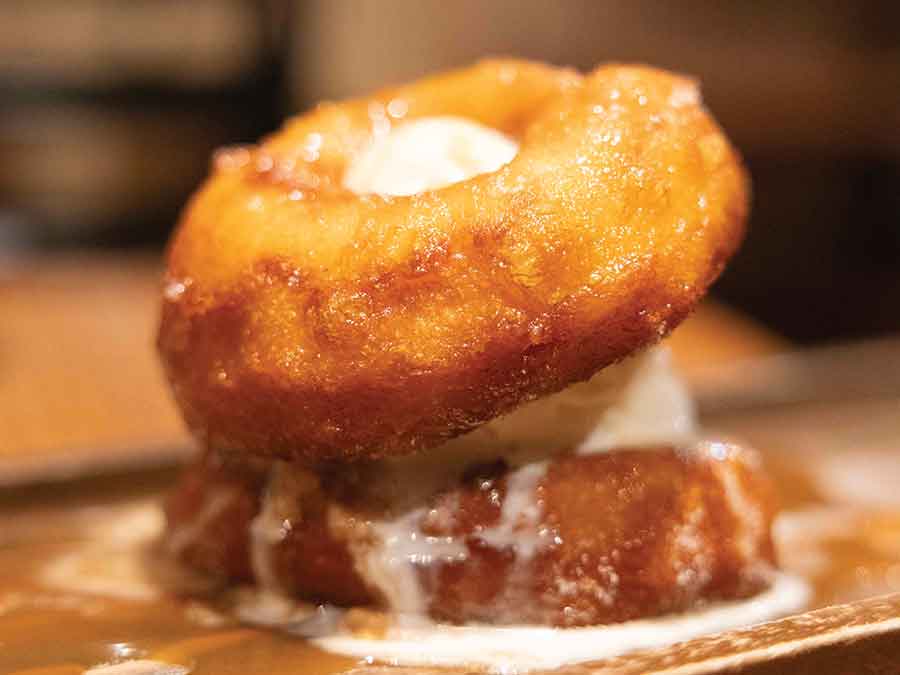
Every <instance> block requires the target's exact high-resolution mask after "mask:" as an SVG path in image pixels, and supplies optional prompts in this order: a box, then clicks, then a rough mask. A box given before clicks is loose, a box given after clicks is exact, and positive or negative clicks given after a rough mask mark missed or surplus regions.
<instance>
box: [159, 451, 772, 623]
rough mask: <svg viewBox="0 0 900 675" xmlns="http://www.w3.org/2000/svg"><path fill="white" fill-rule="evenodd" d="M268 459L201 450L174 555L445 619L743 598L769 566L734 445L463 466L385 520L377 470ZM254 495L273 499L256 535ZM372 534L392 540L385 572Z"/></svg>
mask: <svg viewBox="0 0 900 675" xmlns="http://www.w3.org/2000/svg"><path fill="white" fill-rule="evenodd" d="M281 466H282V467H283V468H282V470H281V471H280V472H279V470H278V469H274V472H275V473H274V474H271V475H267V474H269V471H270V470H269V469H266V466H265V465H264V464H263V463H260V462H256V463H252V462H250V463H248V462H247V461H245V460H238V459H235V458H231V459H229V458H227V457H226V458H223V457H220V456H217V455H215V454H208V455H207V456H206V457H205V459H203V460H201V461H200V462H198V463H197V464H196V465H195V466H194V467H193V468H192V469H190V470H189V471H188V472H187V473H186V474H185V475H184V476H183V478H182V482H181V484H180V486H179V487H178V488H177V489H176V490H175V492H174V493H173V494H172V496H171V498H170V500H169V502H168V509H167V515H168V522H169V529H168V538H167V545H168V547H169V549H170V551H171V552H172V553H173V554H174V555H176V556H177V557H178V558H180V559H181V560H182V561H184V562H186V563H188V564H189V565H190V566H192V567H195V568H198V569H201V570H203V571H205V572H206V573H208V574H212V575H218V576H219V577H222V578H224V579H230V580H239V581H245V582H247V581H250V582H261V583H263V584H264V585H265V586H268V587H272V586H274V587H275V588H276V589H277V590H278V591H279V592H282V593H289V594H291V595H293V596H295V597H299V598H303V599H305V600H309V601H313V602H328V603H333V604H337V605H343V606H347V605H370V606H374V607H376V608H380V609H387V610H392V611H394V612H409V611H421V613H422V614H425V615H427V616H430V617H431V618H433V619H437V620H441V621H448V622H456V623H465V622H483V623H492V624H518V623H532V624H543V625H556V626H582V625H596V624H604V623H615V622H621V621H627V620H629V619H634V618H646V617H651V616H656V615H662V614H667V613H671V612H679V611H682V610H688V609H691V608H693V607H696V606H699V605H702V604H704V603H708V602H711V601H716V600H731V599H738V598H744V597H749V596H751V595H753V594H754V593H757V592H758V591H760V590H762V589H764V588H765V587H766V586H767V585H768V583H769V581H770V579H771V574H772V572H773V571H774V553H773V548H772V541H771V539H770V534H769V530H770V525H771V520H772V516H773V505H772V495H771V492H770V488H769V486H768V483H767V482H766V480H765V479H764V477H763V476H762V474H761V470H760V468H759V467H758V465H757V459H756V456H755V454H754V453H752V452H751V451H749V450H746V449H741V448H738V447H736V446H733V445H725V444H722V443H707V444H700V445H699V446H698V447H696V448H694V449H691V450H674V449H672V448H667V447H658V448H642V449H632V450H620V451H615V452H610V453H600V454H594V455H582V456H578V455H571V454H567V455H562V456H557V457H555V458H553V459H551V460H549V462H548V463H547V464H545V465H540V466H539V467H537V468H538V471H537V473H532V472H533V471H534V469H535V465H529V466H526V467H523V468H520V469H518V471H516V470H513V469H510V468H508V467H506V466H505V465H504V464H503V463H502V462H497V463H494V464H492V465H489V466H474V467H470V468H469V470H467V471H466V472H464V475H463V478H462V479H461V480H460V481H458V482H456V483H455V484H454V485H453V486H451V487H449V488H446V489H441V490H438V491H437V492H435V493H433V494H431V495H429V496H428V497H427V498H426V499H425V501H424V503H423V504H420V505H419V506H420V508H417V509H414V510H413V511H409V510H407V509H406V508H405V507H404V508H402V509H401V511H402V513H401V514H400V515H399V518H398V519H395V520H393V521H392V520H391V518H392V517H394V516H393V515H392V509H393V508H395V507H396V504H392V503H390V501H388V502H386V501H385V500H384V498H383V497H384V495H383V493H382V492H381V491H380V488H378V487H377V486H378V476H377V473H378V472H379V471H383V470H384V467H383V466H382V465H380V464H378V463H374V464H370V463H367V462H362V463H357V464H355V465H353V467H352V468H348V467H340V468H338V467H332V468H331V469H328V470H325V471H322V472H321V473H319V474H312V473H308V472H302V471H300V472H298V471H297V470H296V469H295V468H294V467H290V466H289V465H286V464H282V465H281ZM284 467H288V468H287V469H284ZM266 483H268V494H265V491H264V489H263V487H262V486H263V485H265V484H266ZM273 500H274V501H273ZM261 502H266V504H267V506H266V507H265V509H273V508H274V512H273V513H271V514H270V515H271V516H273V517H272V518H271V522H270V525H271V526H272V527H273V528H274V529H273V530H271V531H269V532H268V534H267V533H265V532H264V531H263V532H261V531H260V523H262V522H263V521H265V520H266V518H265V517H263V518H259V517H258V516H259V512H260V511H261V510H264V507H262V506H261ZM248 503H253V504H254V505H255V506H254V508H253V509H249V510H248V509H246V508H244V505H246V504H248ZM273 505H274V506H273ZM510 509H512V511H513V512H515V513H516V514H517V515H516V518H515V519H514V520H512V521H511V520H509V510H510ZM410 513H412V514H413V515H412V516H410V515H409V514H410ZM251 523H253V525H251ZM263 524H264V523H263ZM404 528H405V529H404ZM225 532H228V533H229V534H228V536H224V537H223V536H222V534H223V533H225ZM185 533H187V535H186V534H185ZM413 533H416V534H417V536H416V537H411V536H410V535H411V534H413ZM273 534H274V536H271V535H273ZM392 536H393V539H392V538H391V537H392ZM386 541H394V542H400V543H399V544H397V543H394V544H392V545H393V546H398V547H399V549H398V550H397V551H394V554H396V555H395V557H394V558H391V559H390V560H389V562H390V563H391V564H387V565H385V564H383V563H384V561H385V557H384V556H383V555H382V553H381V552H380V551H381V549H380V548H379V546H386V544H385V543H384V542H386ZM416 542H418V543H416ZM259 546H262V547H263V550H262V551H260V550H256V551H255V553H253V554H251V549H253V548H254V547H259ZM254 559H255V561H254ZM263 559H264V560H265V561H266V563H265V564H266V565H267V566H268V569H266V570H261V569H260V565H259V561H260V560H263ZM410 561H412V562H410ZM261 577H262V579H261ZM404 584H409V585H410V586H409V587H404ZM417 603H421V606H420V607H414V606H411V605H415V604H417Z"/></svg>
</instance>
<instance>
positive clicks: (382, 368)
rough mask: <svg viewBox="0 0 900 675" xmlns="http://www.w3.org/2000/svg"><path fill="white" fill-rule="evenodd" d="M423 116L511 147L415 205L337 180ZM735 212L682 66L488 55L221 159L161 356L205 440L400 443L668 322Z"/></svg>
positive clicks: (250, 448)
mask: <svg viewBox="0 0 900 675" xmlns="http://www.w3.org/2000/svg"><path fill="white" fill-rule="evenodd" d="M435 115H452V116H457V117H462V118H466V119H470V120H473V121H476V122H478V123H480V124H483V125H486V126H489V127H492V128H494V129H496V130H498V131H500V132H502V133H503V134H505V135H507V136H508V137H510V138H512V139H515V140H516V141H517V142H518V144H519V150H518V154H517V155H516V156H515V158H514V159H512V161H511V162H509V163H508V164H506V165H505V166H503V167H501V168H499V169H498V170H496V171H493V172H491V173H487V174H483V175H480V176H477V177H474V178H470V179H468V180H464V181H462V182H459V183H456V184H453V185H450V186H449V187H445V188H442V189H437V190H429V191H425V192H422V193H419V194H414V195H411V196H408V197H391V196H383V195H382V196H379V195H374V194H371V195H366V194H364V195H357V194H354V193H352V192H350V191H349V190H348V189H346V188H345V187H344V185H343V182H342V181H343V176H344V173H345V171H346V169H347V167H348V164H349V163H350V162H351V160H352V159H353V158H354V157H356V156H358V154H359V153H360V152H362V150H363V149H364V148H365V146H366V144H367V143H368V142H369V141H370V139H371V138H372V137H373V135H377V134H379V133H383V132H384V130H385V129H386V128H388V127H390V126H391V125H392V124H393V125H397V124H399V123H400V122H401V121H402V122H404V123H405V122H407V121H409V120H414V119H417V118H422V117H428V116H435ZM746 210H747V184H746V179H745V174H744V171H743V169H742V166H741V163H740V160H739V158H738V156H737V154H736V152H735V151H734V149H733V148H732V147H731V146H730V144H729V143H728V141H727V140H726V138H725V137H724V136H723V134H722V132H721V130H720V129H719V128H718V126H717V125H716V124H715V122H714V121H713V120H712V119H711V117H710V116H709V115H708V114H707V112H706V111H705V110H704V108H703V107H702V105H701V102H700V98H699V94H698V91H697V87H696V85H695V83H694V82H693V81H691V80H689V79H685V78H683V77H680V76H677V75H673V74H670V73H667V72H663V71H659V70H654V69H651V68H645V67H631V66H607V67H601V68H599V69H597V70H596V71H594V72H592V73H590V74H588V75H585V76H581V75H578V74H577V73H574V72H572V71H569V70H559V69H554V68H549V67H545V66H541V65H536V64H533V63H527V62H517V61H490V62H485V63H481V64H478V65H476V66H474V67H472V68H469V69H465V70H461V71H456V72H451V73H449V74H445V75H441V76H437V77H433V78H428V79H425V80H423V81H421V82H417V83H414V84H411V85H408V86H404V87H399V88H395V89H391V90H386V91H383V92H380V93H378V94H375V95H373V96H372V97H370V98H366V99H361V100H356V101H349V102H344V103H338V104H325V105H320V106H319V107H317V108H315V109H314V110H312V111H311V112H309V113H307V114H304V115H301V116H299V117H298V118H296V119H294V120H292V121H290V122H289V123H288V124H287V125H286V126H285V127H284V129H282V130H281V131H280V132H278V133H276V134H275V135H274V136H272V137H270V138H268V139H266V140H265V141H264V142H262V143H261V144H260V145H258V146H254V147H249V148H239V149H232V150H229V151H225V152H223V153H221V154H220V155H218V156H217V159H216V161H215V166H214V170H213V173H212V175H211V177H210V178H209V179H208V180H207V182H206V184H205V185H204V186H203V187H202V188H201V189H200V191H199V192H198V193H197V194H196V195H195V196H194V197H193V199H192V200H191V202H190V204H189V205H188V207H187V209H186V210H185V212H184V214H183V216H182V218H181V222H180V225H179V227H178V230H177V233H176V235H175V237H174V239H173V241H172V243H171V246H170V249H169V252H168V271H167V285H166V289H165V293H164V296H165V302H164V306H163V312H162V320H161V327H160V332H159V340H158V344H159V349H160V352H161V354H162V358H163V361H164V363H165V366H166V369H167V374H168V377H169V379H170V381H171V383H172V386H173V390H174V393H175V397H176V400H177V402H178V403H179V405H180V407H181V409H182V411H183V413H184V416H185V418H186V421H187V423H188V425H189V427H190V428H191V429H192V431H193V432H194V433H195V434H196V435H197V436H198V437H199V438H200V439H201V441H202V442H203V443H205V445H206V446H207V447H209V448H213V449H219V450H223V451H241V452H248V453H256V454H260V455H269V456H279V457H283V458H291V459H295V460H300V461H303V462H306V463H316V462H323V461H329V460H338V459H353V458H364V457H365V458H374V457H380V456H390V455H402V454H405V453H410V452H413V451H416V450H420V449H425V448H431V447H434V446H436V445H439V444H441V443H442V442H443V441H445V440H447V439H449V438H452V437H454V436H457V435H459V434H462V433H464V432H467V431H469V430H471V429H474V428H476V427H478V426H479V425H481V424H483V423H485V422H487V421H488V420H491V419H492V418H495V417H497V416H498V415H501V414H503V413H505V412H508V411H510V410H512V409H513V408H515V407H516V406H518V405H519V404H520V403H522V402H524V401H528V400H531V399H534V398H536V397H540V396H543V395H546V394H550V393H553V392H557V391H560V390H562V389H563V388H565V387H566V386H568V385H569V384H571V383H573V382H577V381H581V380H585V379H587V378H589V377H590V376H591V375H592V374H594V373H595V372H596V371H598V370H599V369H601V368H604V367H605V366H607V365H609V364H611V363H613V362H615V361H618V360H620V359H622V358H623V357H625V356H626V355H628V354H630V353H631V352H633V351H635V350H636V349H638V348H640V347H642V346H644V345H647V344H649V343H652V342H654V341H656V340H658V339H659V338H660V337H661V336H663V335H665V334H666V333H668V332H669V331H670V330H671V329H672V328H673V327H674V326H675V325H676V324H677V323H678V322H679V321H681V319H683V318H684V317H685V316H686V315H687V313H688V312H689V311H690V310H691V309H692V308H693V307H694V305H695V304H696V302H697V300H698V299H699V298H700V297H701V296H702V295H703V293H704V292H705V290H706V289H707V287H708V286H709V285H710V283H711V282H712V281H713V280H714V279H715V278H716V277H717V275H718V274H719V273H720V271H721V270H722V268H723V266H724V264H725V262H726V260H727V259H728V258H729V257H730V256H731V254H732V253H733V251H734V250H735V248H736V247H737V245H738V244H739V241H740V239H741V238H742V234H743V229H744V221H745V215H746Z"/></svg>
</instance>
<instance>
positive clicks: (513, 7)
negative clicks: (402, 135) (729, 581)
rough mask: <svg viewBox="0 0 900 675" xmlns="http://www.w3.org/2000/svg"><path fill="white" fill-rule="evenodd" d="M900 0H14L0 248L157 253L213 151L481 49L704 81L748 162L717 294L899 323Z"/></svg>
mask: <svg viewBox="0 0 900 675" xmlns="http://www.w3.org/2000/svg"><path fill="white" fill-rule="evenodd" d="M898 27H900V5H898V3H894V2H890V1H889V0H885V1H882V2H876V1H874V0H869V1H867V2H853V3H850V2H843V1H837V0H816V1H810V0H797V1H794V2H789V3H786V2H781V1H778V0H759V1H756V2H732V3H721V2H712V1H710V2H689V3H684V2H658V1H656V0H641V1H635V0H628V1H624V0H622V1H607V2H595V1H592V0H556V1H554V2H550V1H540V0H525V1H523V0H492V1H491V2H484V1H482V0H457V1H455V2H452V3H448V2H444V1H442V0H391V1H383V0H306V1H301V0H298V1H296V2H293V3H292V2H287V1H277V0H269V1H266V2H259V1H256V0H252V1H251V0H192V2H182V1H180V0H131V1H128V2H123V1H121V0H40V1H39V2H35V1H32V0H5V1H4V2H3V3H2V4H0V250H2V251H4V252H7V253H8V252H11V251H22V250H34V249H38V250H41V249H44V250H46V249H51V250H59V249H73V248H77V249H84V248H91V247H102V248H104V249H120V248H132V249H133V248H134V247H149V248H152V249H155V248H158V247H161V246H162V245H163V242H164V241H165V239H166V236H167V234H168V232H169V230H170V229H171V227H172V224H173V223H174V221H175V219H176V216H177V213H178V209H179V207H180V205H181V204H182V203H183V202H184V200H185V198H186V197H187V195H188V194H189V193H190V191H191V190H192V188H193V187H195V186H196V184H197V183H198V181H199V180H201V178H202V177H203V175H204V174H205V172H206V169H207V165H208V159H209V155H210V152H211V151H212V150H213V148H215V147H217V146H220V145H223V144H228V143H237V142H249V141H252V140H254V139H256V138H258V137H259V136H260V135H261V134H263V133H266V132H268V131H270V130H272V129H274V128H276V127H277V125H278V124H279V121H280V120H281V119H282V118H283V117H284V116H285V115H288V114H291V113H293V112H297V111H300V110H303V109H304V108H306V107H308V106H309V105H310V104H311V103H313V102H314V101H316V100H319V99H321V98H340V97H346V96H352V95H355V94H359V93H362V92H366V91H368V90H371V89H372V88H375V87H378V86H380V85H383V84H386V83H392V82H402V81H404V80H407V79H410V78H414V77H416V76H418V75H421V74H423V73H427V72H429V71H433V70H435V69H441V68H447V67H450V66H455V65H460V64H465V63H468V62H471V61H472V60H474V59H478V58H480V57H482V56H485V55H498V54H499V55H505V54H509V55H518V56H523V57H530V58H536V59H542V60H546V61H550V62H554V63H559V64H572V65H575V66H578V67H580V68H590V67H591V66H592V65H594V64H596V63H598V62H602V61H609V60H618V61H645V62H649V63H652V64H656V65H660V66H664V67H667V68H671V69H675V70H679V71H683V72H686V73H691V74H693V75H695V76H696V77H698V78H699V79H700V80H701V81H702V84H703V90H704V93H705V98H706V101H707V102H708V105H709V107H710V108H711V109H712V110H713V112H714V113H715V115H716V116H717V117H718V119H719V120H720V121H721V123H722V124H723V125H724V127H725V128H726V130H727V131H728V132H729V134H730V135H731V136H732V138H733V139H734V141H735V143H736V144H737V145H738V147H739V148H740V149H741V150H742V152H743V153H744V155H745V157H746V160H747V163H748V164H749V167H750V170H751V172H752V174H753V178H754V192H755V197H754V208H753V223H752V228H751V233H750V237H749V239H748V241H747V243H746V245H745V247H744V249H743V251H742V252H741V254H740V255H739V257H738V259H737V260H736V261H735V263H734V264H733V265H732V266H731V267H730V268H729V271H728V273H727V275H726V277H725V278H724V279H723V280H722V282H721V283H720V284H719V286H718V287H717V294H718V295H719V296H720V297H722V298H724V299H725V300H727V301H728V302H729V303H730V304H732V305H734V306H736V307H738V308H740V309H742V310H744V311H746V312H748V313H749V314H750V315H752V316H754V317H757V318H758V319H760V320H762V321H763V322H765V323H766V324H767V325H768V326H770V327H771V328H773V329H774V330H776V331H778V332H779V333H781V334H783V335H785V336H787V337H789V338H791V339H793V340H796V341H799V342H815V341H823V340H832V339H836V338H842V337H850V336H859V335H870V334H877V333H882V332H885V331H890V330H895V329H898V328H900V311H898V309H900V29H898Z"/></svg>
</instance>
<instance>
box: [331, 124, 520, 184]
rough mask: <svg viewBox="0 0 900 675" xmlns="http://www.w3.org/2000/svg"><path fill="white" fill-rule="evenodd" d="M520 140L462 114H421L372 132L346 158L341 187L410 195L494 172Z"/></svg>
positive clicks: (512, 153) (507, 160) (516, 148)
mask: <svg viewBox="0 0 900 675" xmlns="http://www.w3.org/2000/svg"><path fill="white" fill-rule="evenodd" d="M518 149H519V148H518V145H517V144H516V142H515V141H513V140H511V139H510V138H507V137H506V136H504V135H503V134H501V133H500V132H499V131H495V130H494V129H490V128H488V127H485V126H482V125H481V124H477V123H476V122H472V121H470V120H467V119H464V118H461V117H424V118H421V119H417V120H412V121H409V122H406V123H403V124H400V125H398V126H396V127H395V128H393V129H391V130H390V131H389V132H388V133H380V134H374V135H373V138H372V141H371V142H370V143H369V145H368V146H367V147H366V148H365V149H364V150H363V151H362V152H361V153H360V154H359V155H358V156H357V157H356V158H355V159H354V160H353V162H351V163H350V166H349V167H348V168H347V171H346V173H345V174H344V181H343V182H344V187H345V188H347V189H348V190H350V191H352V192H355V193H357V194H371V193H377V194H382V195H391V196H405V195H414V194H416V193H418V192H424V191H425V190H437V189H438V188H442V187H446V186H448V185H452V184H453V183H458V182H460V181H464V180H468V179H469V178H473V177H475V176H478V175H480V174H483V173H490V172H491V171H496V170H497V169H499V168H500V167H501V166H503V165H504V164H507V163H508V162H510V160H512V158H513V157H515V156H516V153H517V152H518Z"/></svg>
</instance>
